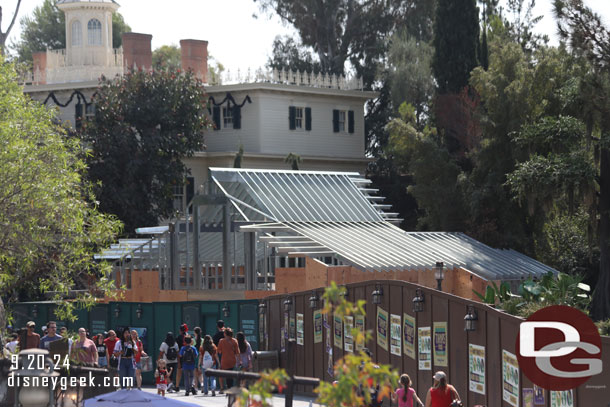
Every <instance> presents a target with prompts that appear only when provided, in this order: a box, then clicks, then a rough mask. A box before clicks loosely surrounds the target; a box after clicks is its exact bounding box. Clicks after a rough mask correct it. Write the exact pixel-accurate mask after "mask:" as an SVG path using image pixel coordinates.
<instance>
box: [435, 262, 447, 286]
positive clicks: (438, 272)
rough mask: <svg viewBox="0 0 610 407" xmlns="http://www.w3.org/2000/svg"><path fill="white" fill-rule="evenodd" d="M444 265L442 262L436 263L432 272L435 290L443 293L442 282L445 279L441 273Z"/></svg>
mask: <svg viewBox="0 0 610 407" xmlns="http://www.w3.org/2000/svg"><path fill="white" fill-rule="evenodd" d="M444 267H445V264H443V262H442V261H437V262H436V271H435V272H434V278H436V283H437V286H436V289H437V290H439V291H443V280H444V279H445V273H444V272H443V268H444Z"/></svg>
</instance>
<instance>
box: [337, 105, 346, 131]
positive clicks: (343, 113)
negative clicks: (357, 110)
mask: <svg viewBox="0 0 610 407" xmlns="http://www.w3.org/2000/svg"><path fill="white" fill-rule="evenodd" d="M338 110H339V118H338V120H337V124H338V127H339V131H338V132H339V133H347V110H343V109H338ZM341 116H343V120H341V119H342V117H341Z"/></svg>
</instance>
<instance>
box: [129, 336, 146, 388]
mask: <svg viewBox="0 0 610 407" xmlns="http://www.w3.org/2000/svg"><path fill="white" fill-rule="evenodd" d="M131 339H132V340H133V342H134V343H135V344H136V346H137V348H138V350H137V351H136V353H135V354H134V356H133V360H134V362H135V363H134V365H135V370H136V385H137V386H138V389H139V390H142V356H148V355H147V354H146V352H144V345H143V344H142V341H141V340H140V338H139V337H138V331H136V330H135V329H132V330H131Z"/></svg>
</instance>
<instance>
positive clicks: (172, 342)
mask: <svg viewBox="0 0 610 407" xmlns="http://www.w3.org/2000/svg"><path fill="white" fill-rule="evenodd" d="M179 350H180V349H179V348H178V344H177V343H176V339H175V338H174V333H173V332H168V333H167V335H166V336H165V341H164V342H163V343H162V344H161V346H160V347H159V357H158V358H157V360H159V359H163V360H165V361H166V365H167V370H168V371H169V370H170V368H172V369H171V372H172V373H171V375H170V377H168V382H169V383H168V384H167V392H168V393H169V392H172V391H173V392H176V393H177V392H178V390H180V389H179V385H177V386H175V387H174V380H175V376H176V371H177V370H178V351H179Z"/></svg>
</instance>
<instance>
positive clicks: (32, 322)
mask: <svg viewBox="0 0 610 407" xmlns="http://www.w3.org/2000/svg"><path fill="white" fill-rule="evenodd" d="M25 326H27V327H28V328H29V327H31V326H36V322H34V321H28V323H27V324H25Z"/></svg>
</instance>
